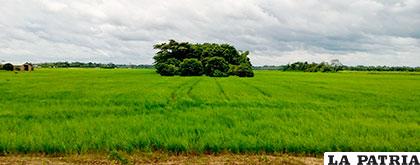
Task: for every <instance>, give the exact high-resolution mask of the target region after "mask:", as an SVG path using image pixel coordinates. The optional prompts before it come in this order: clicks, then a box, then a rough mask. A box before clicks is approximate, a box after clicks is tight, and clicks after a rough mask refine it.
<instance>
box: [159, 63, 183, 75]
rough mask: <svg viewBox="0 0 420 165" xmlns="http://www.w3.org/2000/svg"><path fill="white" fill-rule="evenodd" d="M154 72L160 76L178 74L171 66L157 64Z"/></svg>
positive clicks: (173, 66)
mask: <svg viewBox="0 0 420 165" xmlns="http://www.w3.org/2000/svg"><path fill="white" fill-rule="evenodd" d="M156 70H157V71H158V73H159V74H160V75H162V76H174V75H177V74H178V67H176V66H175V65H173V64H159V65H157V66H156Z"/></svg>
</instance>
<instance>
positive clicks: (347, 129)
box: [0, 69, 420, 154]
mask: <svg viewBox="0 0 420 165" xmlns="http://www.w3.org/2000/svg"><path fill="white" fill-rule="evenodd" d="M114 150H120V151H125V152H137V151H146V152H148V151H156V150H157V151H163V152H176V153H180V152H181V153H219V152H225V151H227V152H232V153H245V152H246V153H260V152H268V153H271V152H286V153H301V154H320V153H322V152H325V151H420V74H415V73H389V72H388V73H367V72H341V73H301V72H279V71H256V72H255V77H254V78H238V77H229V78H210V77H204V76H203V77H161V76H159V75H158V74H156V73H155V72H154V70H143V69H138V70H134V69H133V70H129V69H116V70H105V69H102V70H101V69H39V70H36V71H34V72H31V73H29V72H28V73H18V74H15V73H14V72H5V71H1V72H0V154H1V153H2V152H3V153H47V154H53V153H64V154H65V153H70V154H71V153H90V152H109V151H114Z"/></svg>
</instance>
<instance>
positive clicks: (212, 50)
mask: <svg viewBox="0 0 420 165" xmlns="http://www.w3.org/2000/svg"><path fill="white" fill-rule="evenodd" d="M153 48H154V49H156V50H158V52H157V53H156V55H155V56H154V57H153V59H154V60H155V63H154V65H155V68H156V70H157V73H159V74H160V75H162V76H173V75H181V76H201V75H203V74H205V75H207V76H212V77H225V76H229V75H236V76H240V77H253V76H254V73H253V70H252V65H251V62H250V60H249V58H248V55H249V52H248V51H245V52H242V51H238V50H237V49H236V48H235V47H233V46H231V45H229V44H216V43H203V44H191V43H188V42H177V41H175V40H169V42H167V43H161V44H156V45H154V47H153ZM169 72H170V73H169Z"/></svg>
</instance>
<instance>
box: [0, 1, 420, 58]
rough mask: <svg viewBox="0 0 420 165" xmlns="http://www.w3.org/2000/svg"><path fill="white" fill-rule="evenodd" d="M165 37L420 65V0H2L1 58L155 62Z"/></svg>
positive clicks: (276, 54)
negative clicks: (158, 48) (155, 47)
mask: <svg viewBox="0 0 420 165" xmlns="http://www.w3.org/2000/svg"><path fill="white" fill-rule="evenodd" d="M168 39H175V40H179V41H188V42H193V43H201V42H217V43H230V44H232V45H234V46H236V47H237V48H238V49H240V50H250V51H251V55H250V58H251V62H252V63H253V64H254V65H264V64H268V65H280V64H287V63H289V62H295V61H314V62H320V61H330V60H331V59H339V60H340V61H342V63H344V64H347V65H358V64H363V65H408V66H420V0H0V62H1V61H7V62H13V63H22V62H26V61H30V62H52V61H82V62H89V61H92V62H101V63H108V62H113V63H126V64H129V63H131V64H152V63H153V59H152V57H153V55H154V53H155V50H153V49H152V46H153V45H154V44H156V43H160V42H164V41H167V40H168Z"/></svg>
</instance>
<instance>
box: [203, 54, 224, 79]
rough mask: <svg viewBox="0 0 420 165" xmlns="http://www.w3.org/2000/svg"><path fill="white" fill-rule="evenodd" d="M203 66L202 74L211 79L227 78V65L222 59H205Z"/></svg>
mask: <svg viewBox="0 0 420 165" xmlns="http://www.w3.org/2000/svg"><path fill="white" fill-rule="evenodd" d="M204 61H205V66H204V73H205V74H206V75H207V76H211V77H226V76H228V74H227V73H228V71H229V63H228V62H227V61H226V60H225V59H224V58H222V57H210V58H206V59H205V60H204Z"/></svg>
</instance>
